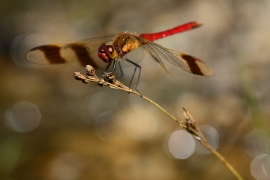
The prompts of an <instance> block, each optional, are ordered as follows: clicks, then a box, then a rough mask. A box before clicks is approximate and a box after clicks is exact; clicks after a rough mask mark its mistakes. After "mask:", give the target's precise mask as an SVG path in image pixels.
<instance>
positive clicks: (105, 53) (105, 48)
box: [98, 44, 117, 63]
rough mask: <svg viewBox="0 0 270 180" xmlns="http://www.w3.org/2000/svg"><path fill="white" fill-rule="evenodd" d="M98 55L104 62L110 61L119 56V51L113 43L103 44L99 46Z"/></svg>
mask: <svg viewBox="0 0 270 180" xmlns="http://www.w3.org/2000/svg"><path fill="white" fill-rule="evenodd" d="M98 57H100V58H101V59H102V60H103V61H104V62H106V63H108V62H110V61H112V60H115V59H116V58H117V53H116V50H115V48H114V47H113V46H112V45H106V44H102V45H100V46H99V48H98Z"/></svg>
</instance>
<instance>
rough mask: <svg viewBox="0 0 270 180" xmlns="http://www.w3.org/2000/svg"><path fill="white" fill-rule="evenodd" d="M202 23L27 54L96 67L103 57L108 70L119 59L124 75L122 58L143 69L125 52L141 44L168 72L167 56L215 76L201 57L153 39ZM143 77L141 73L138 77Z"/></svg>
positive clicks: (106, 37)
mask: <svg viewBox="0 0 270 180" xmlns="http://www.w3.org/2000/svg"><path fill="white" fill-rule="evenodd" d="M200 26H201V24H200V23H197V22H189V23H186V24H183V25H180V26H177V27H174V28H172V29H169V30H166V31H162V32H158V33H152V34H140V35H136V34H131V33H128V32H121V33H118V34H108V35H102V36H96V37H93V38H90V39H85V40H81V41H76V42H72V43H67V44H49V45H43V46H38V47H35V48H33V49H31V50H30V51H28V52H27V54H26V59H27V61H29V62H31V63H35V64H61V63H67V62H78V63H79V64H81V65H84V66H85V65H91V66H93V67H94V68H101V67H102V64H101V63H100V62H102V61H100V59H101V60H103V62H105V63H108V66H107V68H106V70H105V71H107V70H108V68H109V67H110V65H111V63H112V62H113V68H112V71H111V73H112V72H113V71H114V70H115V67H116V64H117V63H119V66H120V70H121V73H122V75H123V71H122V68H121V65H120V61H119V60H125V61H128V62H130V63H132V64H133V65H135V67H136V68H135V72H136V69H137V68H139V69H140V70H141V67H140V66H139V65H138V64H136V63H135V62H133V61H131V60H129V59H127V58H126V57H125V55H126V54H127V53H129V52H131V51H133V50H135V49H136V48H138V47H142V48H144V49H145V50H146V51H147V52H148V53H150V55H151V56H152V57H153V59H154V60H155V61H156V62H157V63H159V64H160V65H161V66H162V68H163V69H164V70H165V71H166V72H167V73H168V74H170V73H169V71H168V70H167V69H166V67H165V65H164V63H163V60H164V59H165V60H166V61H168V62H170V63H171V64H173V65H175V66H178V67H180V68H182V69H183V70H184V71H187V72H189V73H193V74H197V75H201V76H212V75H213V74H214V73H213V71H212V70H211V68H209V67H208V66H207V65H206V64H205V63H204V62H203V61H202V60H200V59H199V58H196V57H194V56H191V55H188V54H184V53H181V52H178V51H174V50H171V49H167V48H165V47H163V46H160V45H158V44H156V43H154V42H153V41H155V40H158V39H160V38H164V37H166V36H170V35H173V34H176V33H180V32H184V31H187V30H191V29H194V28H197V27H200ZM135 72H134V74H135ZM134 74H133V76H132V79H133V77H134ZM139 78H140V73H139V77H138V81H139ZM132 79H131V81H132ZM130 83H131V82H130ZM137 85H138V82H137ZM137 85H136V89H137Z"/></svg>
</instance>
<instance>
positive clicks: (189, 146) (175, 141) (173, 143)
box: [168, 130, 196, 159]
mask: <svg viewBox="0 0 270 180" xmlns="http://www.w3.org/2000/svg"><path fill="white" fill-rule="evenodd" d="M195 145H196V144H195V140H194V138H193V137H192V135H190V134H189V133H188V132H186V131H184V130H178V131H175V132H173V133H172V135H171V136H170V138H169V141H168V146H169V151H170V152H171V154H172V155H173V157H175V158H177V159H187V158H188V157H190V156H191V155H192V154H193V153H194V150H195Z"/></svg>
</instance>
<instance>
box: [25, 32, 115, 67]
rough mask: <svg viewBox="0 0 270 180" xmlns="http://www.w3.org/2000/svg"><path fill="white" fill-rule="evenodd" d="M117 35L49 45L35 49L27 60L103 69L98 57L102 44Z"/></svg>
mask: <svg viewBox="0 0 270 180" xmlns="http://www.w3.org/2000/svg"><path fill="white" fill-rule="evenodd" d="M116 35H117V34H108V35H102V36H96V37H93V38H89V39H85V40H81V41H76V42H72V43H67V44H48V45H43V46H38V47H35V48H33V49H31V50H29V51H28V52H27V54H26V60H27V61H28V62H30V63H34V64H63V63H69V62H74V63H77V64H80V65H82V66H85V65H91V66H93V67H94V68H102V67H103V66H104V62H103V61H101V60H100V59H99V57H98V55H97V51H98V48H99V46H100V45H101V44H102V43H107V42H110V41H112V40H113V39H114V37H115V36H116Z"/></svg>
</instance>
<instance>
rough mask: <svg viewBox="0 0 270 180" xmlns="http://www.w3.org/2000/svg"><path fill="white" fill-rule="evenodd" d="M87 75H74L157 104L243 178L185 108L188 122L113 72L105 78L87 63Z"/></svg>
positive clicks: (184, 113) (184, 112) (237, 175)
mask: <svg viewBox="0 0 270 180" xmlns="http://www.w3.org/2000/svg"><path fill="white" fill-rule="evenodd" d="M86 71H87V74H86V75H82V74H80V73H79V72H74V73H73V76H74V78H75V79H77V80H81V81H82V82H83V83H89V82H95V83H96V84H98V85H99V86H108V87H110V88H113V89H119V90H123V91H126V92H128V93H132V94H135V95H137V96H140V97H141V98H143V99H145V100H147V101H148V102H150V103H152V104H153V105H155V106H156V107H157V108H159V109H160V110H161V111H163V112H164V113H165V114H167V115H168V116H169V117H170V118H172V119H173V120H174V121H175V122H176V123H178V124H179V125H180V126H181V127H182V128H184V129H186V130H187V131H188V132H189V133H191V134H192V135H193V136H194V137H195V139H197V140H198V141H199V142H200V143H201V144H202V145H203V146H204V147H206V148H207V149H208V150H209V151H210V152H212V153H213V154H214V155H215V156H216V157H217V158H218V159H219V160H220V161H221V162H222V163H223V164H224V165H225V166H226V167H227V168H228V169H229V170H230V171H231V173H232V174H233V175H234V176H235V177H236V178H237V179H238V180H242V179H243V178H242V177H241V176H240V174H239V173H238V172H237V171H236V170H235V169H234V168H233V166H232V165H231V164H230V163H229V162H228V161H226V159H225V158H224V157H223V156H222V155H221V154H219V153H218V152H217V151H216V150H214V149H213V148H212V147H211V146H210V145H209V144H208V142H207V140H206V139H205V137H204V135H203V134H202V133H201V131H200V129H199V127H198V126H197V124H196V122H195V120H194V119H193V118H192V116H191V115H190V113H189V112H188V111H187V110H186V109H184V108H183V115H184V116H185V119H186V122H183V121H179V120H177V119H176V118H175V117H174V116H172V115H171V114H170V113H168V112H167V111H166V110H165V109H164V108H162V107H161V106H160V105H158V104H157V103H155V102H154V101H152V100H151V99H149V98H147V97H145V96H142V95H141V94H140V93H138V92H137V91H134V90H132V89H130V88H129V87H127V86H125V85H124V84H122V83H121V82H119V81H118V80H116V79H115V77H114V75H112V74H106V73H104V75H103V77H104V78H99V77H98V76H96V74H95V69H94V68H93V67H92V66H89V65H87V66H86Z"/></svg>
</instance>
